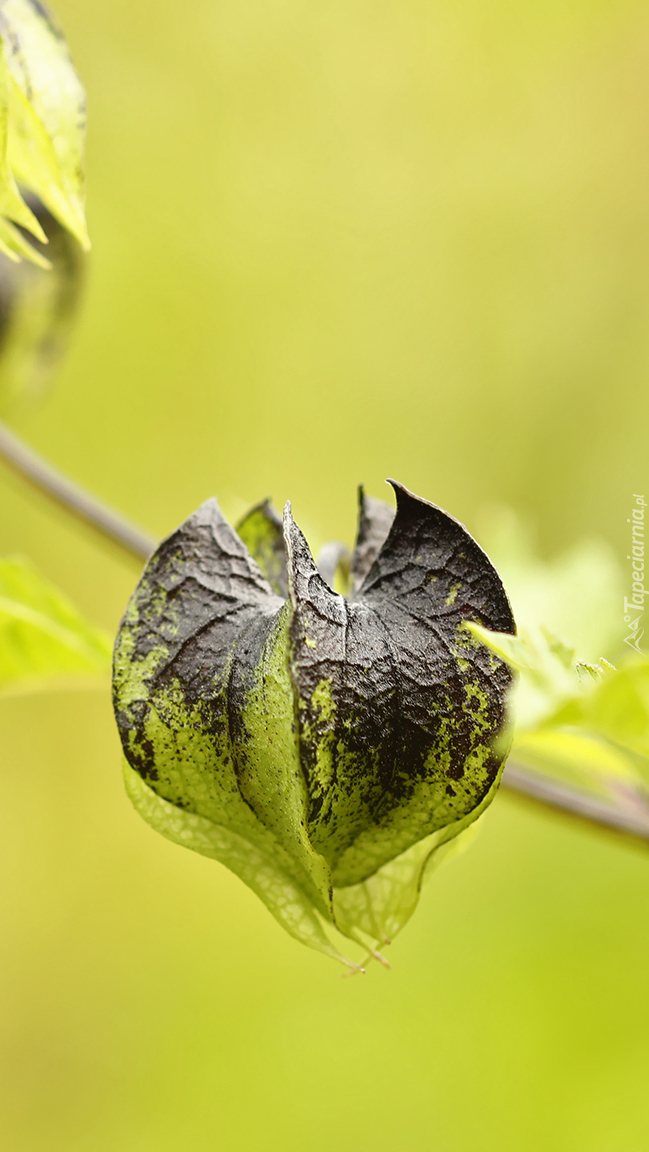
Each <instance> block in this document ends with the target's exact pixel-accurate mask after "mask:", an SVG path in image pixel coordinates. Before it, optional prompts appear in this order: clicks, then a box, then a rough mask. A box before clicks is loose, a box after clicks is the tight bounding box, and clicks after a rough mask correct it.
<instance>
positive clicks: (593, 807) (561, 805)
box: [0, 421, 649, 842]
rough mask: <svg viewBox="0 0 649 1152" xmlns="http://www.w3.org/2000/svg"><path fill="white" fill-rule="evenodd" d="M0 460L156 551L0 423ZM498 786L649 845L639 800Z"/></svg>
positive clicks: (131, 550)
mask: <svg viewBox="0 0 649 1152" xmlns="http://www.w3.org/2000/svg"><path fill="white" fill-rule="evenodd" d="M0 459H3V460H4V461H5V463H6V464H9V465H10V466H11V467H12V468H13V469H14V470H15V471H16V472H17V473H18V474H19V475H20V476H22V477H23V478H24V479H26V480H29V482H30V483H31V484H33V485H34V487H36V488H38V489H39V491H40V492H44V493H45V494H46V495H47V496H49V497H50V499H52V500H54V501H56V503H57V504H59V505H60V506H61V507H62V508H64V509H65V510H66V511H67V512H69V513H71V514H72V515H73V516H76V517H77V519H80V520H83V521H84V523H86V524H89V525H90V526H91V527H92V528H94V529H95V530H96V531H97V532H99V533H100V534H101V535H102V536H104V537H105V538H106V539H108V540H110V541H111V542H112V543H113V544H117V545H118V546H119V547H120V548H121V549H122V550H123V551H124V552H127V553H128V554H129V555H130V556H132V557H135V558H136V559H137V560H139V561H142V560H147V559H148V557H149V556H150V555H151V553H152V552H153V551H154V549H155V548H156V541H155V540H152V539H151V538H150V537H149V536H147V535H146V533H145V532H143V531H142V530H141V529H140V528H137V527H136V526H135V525H134V524H130V523H129V521H128V520H126V519H125V518H124V517H123V516H122V515H120V513H119V512H114V511H113V510H112V508H108V507H107V506H106V505H105V504H102V503H101V501H99V500H97V499H96V498H95V497H94V496H92V495H91V494H90V493H89V492H86V491H85V490H84V489H83V488H81V487H79V486H78V485H77V484H75V483H73V481H72V480H68V478H67V476H64V475H63V473H62V472H59V471H58V470H57V469H56V468H53V467H52V466H51V464H48V463H46V461H45V460H43V459H42V458H41V457H40V456H39V455H38V454H37V453H36V452H34V451H33V450H32V449H31V448H28V447H27V445H26V444H24V443H23V441H22V440H20V438H19V437H18V436H16V435H15V434H14V433H13V432H11V431H10V430H9V428H7V426H6V424H3V423H2V422H1V421H0ZM319 560H320V564H321V566H322V567H323V568H325V569H326V571H327V576H329V577H330V580H331V581H333V578H334V575H335V571H336V569H337V567H338V565H339V564H341V563H342V564H344V563H345V561H346V560H347V550H346V548H345V546H344V545H341V544H339V543H338V542H334V543H332V544H331V545H325V547H324V548H323V550H322V553H321V556H320V558H319ZM502 786H503V787H504V788H507V789H509V790H510V791H512V792H517V793H519V794H520V795H523V796H525V797H527V798H528V799H529V800H533V801H534V802H536V803H539V804H543V805H545V806H546V807H549V808H554V809H555V810H557V811H560V812H563V813H565V814H567V815H570V816H574V817H576V818H578V819H579V820H582V821H585V822H586V823H588V824H590V825H591V826H592V825H593V824H594V825H597V826H599V827H604V828H609V829H611V830H613V831H615V832H620V833H623V834H624V835H626V836H630V837H633V838H635V839H636V840H642V841H644V842H647V841H649V808H647V807H646V806H645V805H644V804H643V802H642V800H641V798H640V797H628V796H624V797H622V798H621V800H620V802H619V804H617V805H616V804H609V803H607V802H606V801H604V800H598V799H596V798H595V797H591V796H589V795H588V794H587V793H586V792H583V791H580V790H579V789H576V788H570V787H569V786H568V785H565V784H560V783H557V782H555V781H553V780H550V779H549V778H548V777H545V776H541V775H540V774H539V773H536V772H530V771H528V769H527V768H523V767H522V766H521V765H520V764H514V763H510V764H508V765H507V767H506V768H505V771H504V773H503V780H502Z"/></svg>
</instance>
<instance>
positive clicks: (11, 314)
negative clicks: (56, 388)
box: [0, 194, 84, 414]
mask: <svg viewBox="0 0 649 1152" xmlns="http://www.w3.org/2000/svg"><path fill="white" fill-rule="evenodd" d="M27 199H28V201H29V204H30V206H31V208H32V209H33V211H34V215H35V216H36V217H37V218H38V220H39V221H40V223H41V224H42V225H43V229H44V231H45V232H46V234H47V237H48V241H49V245H48V248H47V253H48V256H49V259H50V264H51V268H50V270H45V269H43V268H38V267H36V266H35V264H34V263H33V262H31V261H25V260H23V261H21V262H19V263H14V262H13V261H11V260H9V259H8V258H7V256H6V255H3V254H2V253H0V412H2V413H6V412H7V411H11V412H12V414H14V413H15V411H16V407H17V405H18V404H20V405H24V404H25V403H26V402H32V401H35V400H38V399H40V398H41V397H42V395H43V393H44V391H45V387H46V385H47V383H48V381H49V380H50V377H51V375H52V372H53V370H54V368H55V367H56V365H57V364H58V361H59V359H60V357H61V355H62V354H63V352H64V351H65V349H66V347H67V344H68V339H69V335H70V331H71V328H72V324H73V321H74V319H75V317H76V314H77V310H78V305H79V301H80V297H81V288H82V284H83V264H84V256H83V253H82V252H81V249H80V248H79V245H78V244H77V242H76V240H75V239H74V237H73V236H71V235H70V233H69V232H68V231H67V229H65V228H64V227H63V225H62V224H59V222H58V220H55V218H54V217H53V216H52V215H51V213H50V212H49V211H48V210H47V208H45V206H44V204H42V203H41V202H40V200H38V199H37V198H36V196H32V195H31V194H29V195H28V196H27ZM2 223H3V221H2V219H1V218H0V229H1V227H2ZM35 244H36V245H37V246H38V247H39V250H40V244H39V242H38V241H35Z"/></svg>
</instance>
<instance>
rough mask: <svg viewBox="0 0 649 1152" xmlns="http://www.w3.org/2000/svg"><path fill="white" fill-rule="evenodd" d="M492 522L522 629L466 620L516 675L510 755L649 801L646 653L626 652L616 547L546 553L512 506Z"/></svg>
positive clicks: (591, 545)
mask: <svg viewBox="0 0 649 1152" xmlns="http://www.w3.org/2000/svg"><path fill="white" fill-rule="evenodd" d="M489 520H490V523H489V524H488V525H487V528H486V531H487V535H489V537H490V547H491V551H492V552H493V554H494V555H496V556H498V558H499V569H500V570H501V571H502V573H503V577H504V579H505V581H506V586H507V589H508V592H509V594H510V596H511V599H512V602H513V605H514V610H515V615H516V619H517V622H518V624H519V635H518V636H506V635H498V634H495V633H490V632H488V631H487V630H486V629H484V628H481V627H480V626H479V625H475V624H471V625H469V627H470V629H471V630H472V631H473V632H474V634H475V635H477V636H479V637H480V638H481V639H482V640H483V641H484V642H485V643H486V644H488V646H489V647H490V648H491V650H492V651H493V652H496V653H497V654H498V655H499V656H500V657H501V659H503V660H506V661H507V662H508V663H509V664H510V665H511V667H512V668H514V669H515V670H516V672H517V673H518V681H517V683H516V685H515V687H514V688H513V690H512V693H511V698H510V705H511V709H510V710H511V717H512V721H513V724H514V738H513V743H512V749H511V754H510V758H511V760H513V761H516V762H517V763H520V764H523V765H525V766H527V767H529V768H532V769H533V770H535V771H537V772H544V773H548V774H549V775H551V776H555V777H558V778H561V779H565V780H569V781H570V783H572V784H577V785H578V786H580V787H582V788H584V789H586V790H588V791H592V792H595V793H597V794H598V795H600V796H601V795H602V794H604V795H607V796H609V797H610V798H611V799H614V800H618V799H620V797H621V796H624V795H625V794H628V793H629V791H630V792H632V793H637V794H638V795H639V796H640V797H642V798H643V799H646V800H647V801H648V802H649V661H648V660H647V659H646V658H645V657H643V656H642V655H641V654H640V653H639V654H638V656H636V657H629V656H628V655H627V656H625V655H623V654H622V652H623V649H622V645H621V643H620V638H621V629H620V621H619V616H618V615H617V614H616V611H615V610H616V608H617V609H618V613H619V605H620V604H621V602H622V592H621V584H622V581H621V573H620V570H619V566H618V565H617V563H616V561H615V558H614V556H613V555H612V552H611V550H610V549H609V548H608V547H607V545H606V544H605V543H604V542H603V541H598V540H590V541H589V540H582V541H579V542H577V543H576V544H575V545H574V546H573V547H572V548H571V549H570V550H569V552H567V553H565V554H564V555H561V556H558V557H556V558H555V559H554V560H552V561H541V560H540V559H538V557H536V556H535V554H534V549H533V546H532V542H531V537H530V533H529V530H527V528H526V526H525V525H524V524H523V523H521V521H519V520H518V519H517V518H516V517H515V516H514V514H513V513H510V512H508V511H506V510H500V511H499V512H498V513H497V514H496V515H491V516H490V518H489ZM621 649H622V652H620V650H621ZM618 652H620V658H619V662H618V659H617V653H618ZM605 653H607V654H608V655H609V656H611V655H612V656H615V657H616V660H615V665H614V664H613V663H611V662H610V660H609V659H607V657H606V655H604V654H605Z"/></svg>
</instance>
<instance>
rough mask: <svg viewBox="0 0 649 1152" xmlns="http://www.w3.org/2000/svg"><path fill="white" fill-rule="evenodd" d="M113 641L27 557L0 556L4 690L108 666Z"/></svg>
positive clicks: (0, 649) (102, 671)
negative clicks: (88, 621) (89, 620)
mask: <svg viewBox="0 0 649 1152" xmlns="http://www.w3.org/2000/svg"><path fill="white" fill-rule="evenodd" d="M110 654H111V645H110V640H109V639H108V637H106V636H105V635H104V634H103V633H102V632H99V631H98V630H97V629H95V628H93V627H91V625H89V624H87V623H86V622H85V620H84V619H83V618H82V617H81V616H80V615H79V613H78V612H77V611H76V609H75V608H74V607H73V606H72V604H70V602H69V601H68V600H67V599H66V598H65V597H64V596H63V595H62V593H60V592H59V591H58V589H56V588H55V587H54V586H53V585H52V584H50V583H49V581H47V580H45V579H44V578H43V577H42V576H41V575H40V573H39V572H38V571H37V570H36V568H34V567H33V565H32V564H30V563H29V562H28V561H27V560H23V559H21V558H19V557H8V558H6V559H1V560H0V692H2V694H3V695H9V694H14V693H16V692H24V691H30V690H33V689H36V688H43V687H49V686H52V684H53V683H55V682H57V681H58V680H61V681H62V682H65V681H66V680H68V678H70V677H75V678H76V677H82V678H87V677H88V676H98V675H102V674H106V673H107V672H108V670H109V668H110Z"/></svg>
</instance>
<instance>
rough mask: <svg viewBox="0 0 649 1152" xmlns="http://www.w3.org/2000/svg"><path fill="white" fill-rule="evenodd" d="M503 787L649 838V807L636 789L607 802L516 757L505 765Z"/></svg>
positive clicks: (588, 820)
mask: <svg viewBox="0 0 649 1152" xmlns="http://www.w3.org/2000/svg"><path fill="white" fill-rule="evenodd" d="M502 787H503V788H506V789H508V790H509V791H512V792H518V793H519V794H520V795H522V796H525V797H526V798H527V799H529V800H533V801H534V802H535V803H538V804H543V805H545V806H546V807H548V808H554V809H557V810H559V811H561V812H563V813H564V814H565V815H568V816H573V817H575V818H576V819H578V820H582V821H584V822H586V823H588V824H591V825H592V824H598V825H599V826H600V827H604V828H608V829H610V830H611V831H613V832H619V833H622V834H623V835H625V836H631V837H633V838H634V839H636V840H638V839H640V840H643V841H645V842H649V808H647V806H646V804H645V803H644V801H643V799H642V798H641V797H640V796H639V795H637V794H635V793H634V794H632V795H628V794H626V793H625V794H624V795H621V797H620V801H619V803H617V804H615V803H608V802H607V801H606V800H598V799H597V797H595V796H590V795H589V794H588V793H587V792H584V791H582V790H581V789H578V788H571V787H570V786H569V785H567V784H561V783H559V782H558V781H555V780H551V779H550V778H549V777H547V776H541V774H540V773H539V772H530V771H529V769H527V768H523V767H522V765H520V764H516V763H514V762H513V761H512V762H510V763H508V764H507V765H506V767H505V771H504V772H503V778H502Z"/></svg>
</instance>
